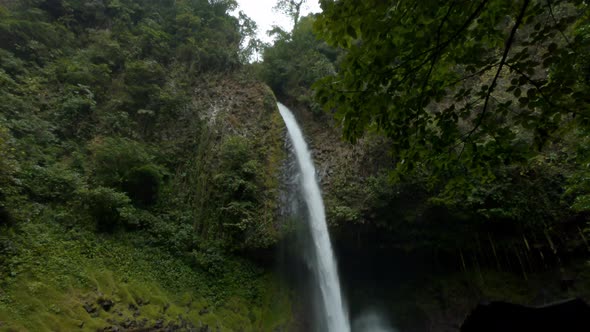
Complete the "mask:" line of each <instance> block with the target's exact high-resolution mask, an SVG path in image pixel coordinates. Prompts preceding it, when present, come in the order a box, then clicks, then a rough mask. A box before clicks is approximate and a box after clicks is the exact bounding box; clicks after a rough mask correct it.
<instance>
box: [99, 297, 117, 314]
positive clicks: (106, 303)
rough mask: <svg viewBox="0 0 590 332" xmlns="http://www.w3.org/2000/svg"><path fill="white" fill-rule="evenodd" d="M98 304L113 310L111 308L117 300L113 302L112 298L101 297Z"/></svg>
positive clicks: (104, 308) (105, 308) (105, 309)
mask: <svg viewBox="0 0 590 332" xmlns="http://www.w3.org/2000/svg"><path fill="white" fill-rule="evenodd" d="M98 305H99V306H100V307H101V308H102V309H103V310H104V311H109V310H111V308H112V307H113V306H114V305H115V302H113V301H112V300H108V299H99V300H98Z"/></svg>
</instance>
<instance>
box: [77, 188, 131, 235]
mask: <svg viewBox="0 0 590 332" xmlns="http://www.w3.org/2000/svg"><path fill="white" fill-rule="evenodd" d="M78 195H79V203H80V205H81V207H82V209H83V210H85V211H86V212H87V213H88V216H89V217H90V219H91V220H93V221H94V223H95V225H96V230H98V231H100V232H113V231H114V230H115V229H117V228H118V227H121V226H126V218H125V216H126V215H129V214H130V210H129V209H130V208H132V207H131V199H129V197H127V195H125V194H124V193H122V192H118V191H116V190H114V189H111V188H105V187H97V188H93V189H83V190H80V191H79V192H78Z"/></svg>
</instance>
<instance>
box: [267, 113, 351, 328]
mask: <svg viewBox="0 0 590 332" xmlns="http://www.w3.org/2000/svg"><path fill="white" fill-rule="evenodd" d="M278 106H279V111H280V112H281V116H282V117H283V120H284V121H285V125H286V126H287V131H288V132H289V137H290V138H291V141H292V143H293V147H294V149H295V155H296V157H297V163H298V165H299V168H300V170H301V189H302V192H303V196H304V200H305V203H306V205H307V211H308V213H309V215H308V222H309V228H310V232H311V237H312V243H313V248H312V251H313V256H314V259H313V262H311V264H312V266H313V272H314V277H315V280H316V282H317V283H318V287H319V290H320V294H319V295H320V298H321V301H322V304H321V307H322V309H323V311H324V312H323V314H324V315H323V317H324V318H325V320H326V329H327V331H328V332H350V322H349V319H348V313H347V309H346V308H345V306H344V301H343V299H342V294H341V292H340V281H339V279H338V271H337V269H336V260H335V259H334V253H333V252H332V244H331V242H330V235H329V234H328V226H327V225H326V213H325V210H324V202H323V200H322V194H321V192H320V188H319V185H318V183H317V181H316V177H315V168H314V166H313V161H312V159H311V154H310V152H309V150H308V148H307V144H306V143H305V139H304V138H303V134H302V133H301V129H300V128H299V126H298V125H297V121H296V120H295V117H294V116H293V113H291V111H290V110H289V109H288V108H287V107H285V106H284V105H283V104H281V103H278Z"/></svg>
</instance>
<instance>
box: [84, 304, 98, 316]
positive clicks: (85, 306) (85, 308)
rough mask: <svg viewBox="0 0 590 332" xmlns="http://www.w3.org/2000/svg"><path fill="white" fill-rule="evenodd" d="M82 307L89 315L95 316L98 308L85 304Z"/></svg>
mask: <svg viewBox="0 0 590 332" xmlns="http://www.w3.org/2000/svg"><path fill="white" fill-rule="evenodd" d="M82 307H83V308H84V310H86V312H87V313H89V314H93V313H95V312H96V307H95V306H94V305H93V304H90V303H84V304H83V305H82Z"/></svg>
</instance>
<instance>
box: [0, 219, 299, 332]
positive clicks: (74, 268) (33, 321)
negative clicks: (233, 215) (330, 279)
mask: <svg viewBox="0 0 590 332" xmlns="http://www.w3.org/2000/svg"><path fill="white" fill-rule="evenodd" d="M12 239H13V240H14V241H15V242H16V243H17V247H18V249H19V252H18V254H17V255H16V256H15V257H13V259H12V260H11V261H10V263H9V267H10V269H11V271H10V272H8V274H7V275H2V279H1V280H2V290H3V291H2V292H0V322H1V324H0V331H70V330H76V329H79V328H80V326H83V327H84V329H87V330H96V329H100V328H104V327H107V326H111V325H113V323H112V322H115V323H120V322H123V321H124V320H125V319H127V318H129V319H130V320H141V319H147V326H153V325H154V324H155V323H156V321H158V320H163V321H164V322H165V324H167V323H168V322H173V321H178V319H179V316H182V317H183V318H184V319H185V320H186V321H188V322H191V323H192V324H194V325H195V326H199V324H207V325H209V326H211V327H220V328H221V330H222V331H238V330H244V331H271V330H273V329H275V328H277V327H279V326H283V325H285V324H288V323H289V321H290V316H291V307H290V301H289V297H288V292H287V291H286V290H285V289H281V286H280V283H279V282H278V281H277V280H276V279H274V278H273V277H271V276H270V275H269V274H268V273H266V272H264V271H258V272H256V273H254V274H252V273H249V272H247V269H248V265H247V263H245V262H234V261H231V260H230V261H228V262H227V263H226V264H227V266H226V267H224V270H225V271H227V272H226V277H224V278H222V279H218V278H217V276H211V275H207V274H204V273H201V272H199V271H197V270H194V269H191V268H190V267H189V266H187V265H186V264H185V263H184V262H182V261H181V260H179V259H177V258H174V257H172V256H170V255H168V254H166V253H165V252H162V251H159V250H157V249H155V248H135V247H133V246H132V244H131V243H130V241H129V240H128V239H127V238H126V237H119V238H113V237H107V236H105V237H101V238H96V239H94V238H93V237H92V236H91V233H88V234H87V233H84V232H82V231H74V230H69V231H68V230H66V229H64V228H63V227H61V226H59V225H56V224H53V225H52V224H49V223H40V222H32V223H30V224H26V225H23V226H22V228H21V230H20V232H18V234H16V235H13V238H12ZM244 273H246V274H244ZM228 276H232V277H231V278H230V277H228ZM240 276H241V277H240ZM100 300H110V301H113V303H114V304H113V306H112V308H111V309H110V310H109V311H105V310H103V309H102V308H101V306H100V305H99V301H100ZM84 305H89V306H91V307H93V308H96V311H95V312H92V313H88V312H87V311H86V310H85V308H84ZM203 309H206V310H203ZM137 313H139V316H138V317H134V315H137Z"/></svg>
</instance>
